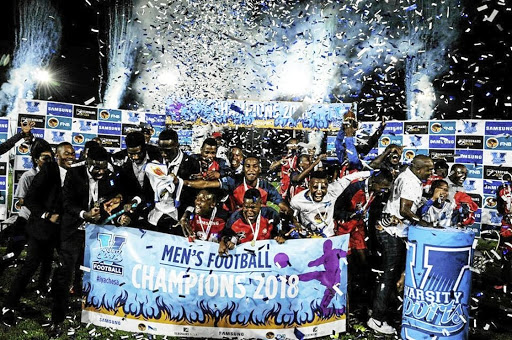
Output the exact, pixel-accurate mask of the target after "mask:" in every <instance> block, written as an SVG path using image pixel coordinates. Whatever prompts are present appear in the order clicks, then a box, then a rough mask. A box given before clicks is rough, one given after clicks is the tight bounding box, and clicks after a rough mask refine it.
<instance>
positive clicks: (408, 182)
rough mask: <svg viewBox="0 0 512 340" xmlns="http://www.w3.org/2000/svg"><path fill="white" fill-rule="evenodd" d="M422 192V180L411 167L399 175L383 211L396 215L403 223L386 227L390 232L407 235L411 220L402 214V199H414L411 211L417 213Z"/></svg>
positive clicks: (401, 235)
mask: <svg viewBox="0 0 512 340" xmlns="http://www.w3.org/2000/svg"><path fill="white" fill-rule="evenodd" d="M422 194H423V186H422V182H421V180H420V179H419V178H418V177H417V176H416V175H415V174H414V173H413V172H412V171H411V169H410V168H407V169H406V170H405V171H404V172H402V173H400V175H398V177H397V178H396V179H395V182H394V184H393V190H392V191H391V195H390V196H389V199H388V202H387V203H386V206H385V207H384V211H383V213H385V214H390V215H394V216H396V217H398V218H399V219H400V220H402V222H403V223H401V224H398V225H397V226H392V227H387V228H385V229H386V231H387V232H388V233H390V234H391V235H396V236H399V237H406V236H407V227H408V225H409V223H410V222H409V220H407V219H405V218H404V217H403V216H402V215H400V199H401V198H404V199H406V200H409V201H412V202H413V203H412V207H411V211H412V212H413V213H416V211H417V210H418V207H419V206H420V205H421V198H422Z"/></svg>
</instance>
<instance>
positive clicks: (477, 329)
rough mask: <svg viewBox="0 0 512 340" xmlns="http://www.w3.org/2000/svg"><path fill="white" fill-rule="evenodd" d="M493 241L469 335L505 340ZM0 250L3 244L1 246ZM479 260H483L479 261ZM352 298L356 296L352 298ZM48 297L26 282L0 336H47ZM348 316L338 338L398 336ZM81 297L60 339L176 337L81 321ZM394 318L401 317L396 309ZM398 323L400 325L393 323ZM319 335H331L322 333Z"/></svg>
mask: <svg viewBox="0 0 512 340" xmlns="http://www.w3.org/2000/svg"><path fill="white" fill-rule="evenodd" d="M493 246H494V244H492V242H491V243H488V242H483V241H482V242H481V245H480V246H479V248H480V249H481V250H482V253H481V254H482V257H481V258H479V259H480V260H483V262H486V263H485V270H484V271H483V272H481V273H480V274H476V273H474V274H473V290H472V306H471V320H470V321H469V322H470V337H469V339H485V340H494V339H497V340H505V339H512V294H511V292H510V291H506V292H505V291H504V290H503V289H501V290H497V289H495V288H494V285H495V284H498V283H499V280H500V279H499V271H500V263H499V261H496V259H493V258H492V254H491V253H490V252H486V250H487V251H488V250H490V249H492V247H493ZM0 253H1V254H4V253H5V248H3V247H0ZM480 262H482V261H480ZM16 270H17V267H15V266H12V267H9V268H7V269H6V270H5V272H4V273H3V274H2V275H1V277H0V302H1V303H2V305H3V300H4V298H5V295H6V293H7V291H8V287H9V285H10V283H11V281H12V279H13V277H14V275H15V273H16ZM353 300H355V299H353ZM50 306H51V298H50V297H42V296H39V295H38V294H37V292H36V291H35V284H32V285H30V286H29V288H28V290H27V292H26V294H25V296H24V297H23V298H22V300H21V307H20V311H19V312H18V313H17V316H18V324H17V325H16V326H14V327H7V326H5V325H2V329H1V330H0V340H2V339H6V340H7V339H9V340H11V339H16V340H17V339H26V340H29V339H48V335H47V330H48V328H49V318H50ZM353 309H354V311H353V313H351V314H350V315H349V318H348V331H347V332H346V333H343V334H341V335H339V337H337V338H338V339H342V340H347V339H370V340H372V339H383V340H384V339H386V340H387V339H398V336H387V337H385V336H382V335H378V334H375V333H374V332H372V331H370V330H368V329H367V328H366V326H365V321H366V314H365V312H363V313H358V311H357V310H355V308H353ZM80 311H81V300H80V298H78V297H75V298H74V299H73V301H72V304H71V308H70V310H69V313H68V316H67V320H66V321H65V323H64V326H65V329H66V330H67V332H65V333H64V334H63V336H61V337H60V338H59V339H176V338H173V337H170V336H168V337H166V336H152V335H149V334H133V333H128V332H123V331H117V330H114V329H109V328H102V327H98V326H95V325H91V324H82V323H81V322H80ZM396 319H397V320H399V319H400V317H399V312H397V317H396ZM396 326H397V327H398V326H399V325H398V324H396ZM321 339H331V337H324V338H321Z"/></svg>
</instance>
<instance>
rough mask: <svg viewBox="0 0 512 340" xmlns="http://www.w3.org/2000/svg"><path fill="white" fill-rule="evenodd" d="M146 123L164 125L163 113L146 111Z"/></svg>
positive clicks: (154, 125)
mask: <svg viewBox="0 0 512 340" xmlns="http://www.w3.org/2000/svg"><path fill="white" fill-rule="evenodd" d="M146 123H148V124H151V125H152V126H153V127H156V126H165V115H160V114H153V113H146Z"/></svg>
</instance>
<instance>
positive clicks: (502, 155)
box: [484, 151, 507, 165]
mask: <svg viewBox="0 0 512 340" xmlns="http://www.w3.org/2000/svg"><path fill="white" fill-rule="evenodd" d="M487 156H489V154H487ZM490 156H491V157H490V162H491V163H492V164H493V165H503V164H505V163H507V153H506V152H503V151H493V152H491V153H490ZM486 158H487V159H486ZM488 158H489V157H484V161H485V162H488V161H489V160H488Z"/></svg>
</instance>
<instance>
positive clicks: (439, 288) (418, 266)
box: [403, 242, 472, 339]
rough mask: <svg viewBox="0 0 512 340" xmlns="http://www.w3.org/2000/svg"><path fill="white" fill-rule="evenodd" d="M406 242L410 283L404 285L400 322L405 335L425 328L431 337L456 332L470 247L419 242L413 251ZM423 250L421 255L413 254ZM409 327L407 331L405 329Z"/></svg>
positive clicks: (464, 306) (462, 324)
mask: <svg viewBox="0 0 512 340" xmlns="http://www.w3.org/2000/svg"><path fill="white" fill-rule="evenodd" d="M416 247H417V245H416V243H414V242H410V243H409V250H408V251H409V255H412V256H409V258H410V259H411V262H410V263H409V264H408V265H409V266H410V268H411V273H414V275H411V281H412V284H410V285H406V286H405V287H404V288H405V289H404V304H403V324H404V325H406V326H405V329H404V333H405V335H406V338H407V339H409V338H410V339H413V337H410V336H411V334H408V333H410V331H415V330H418V331H420V332H428V334H431V336H432V337H434V338H435V337H436V336H440V337H445V336H447V335H454V334H458V333H460V332H461V331H463V330H464V328H465V325H466V322H467V321H466V319H465V315H467V312H468V311H467V309H468V305H467V302H466V301H467V299H468V297H467V296H464V290H463V289H461V283H462V282H465V280H467V276H466V273H468V272H469V268H470V264H471V257H472V256H471V247H453V248H450V247H438V246H431V245H423V247H424V249H423V252H417V251H416ZM418 253H423V258H421V256H417V254H418ZM409 330H410V331H409Z"/></svg>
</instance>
